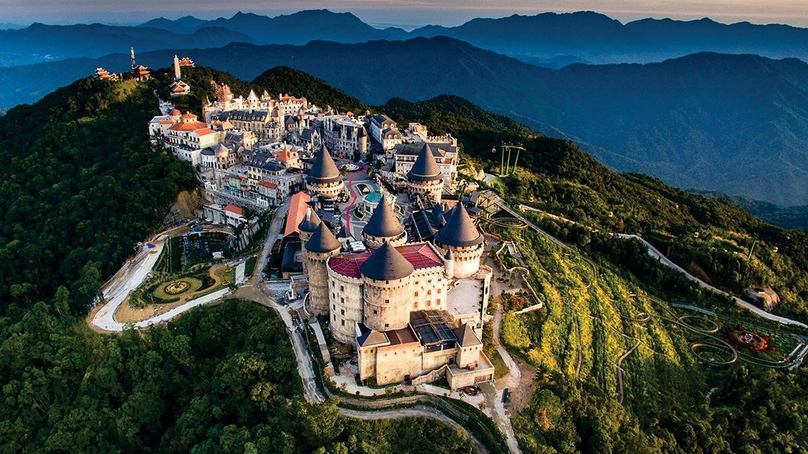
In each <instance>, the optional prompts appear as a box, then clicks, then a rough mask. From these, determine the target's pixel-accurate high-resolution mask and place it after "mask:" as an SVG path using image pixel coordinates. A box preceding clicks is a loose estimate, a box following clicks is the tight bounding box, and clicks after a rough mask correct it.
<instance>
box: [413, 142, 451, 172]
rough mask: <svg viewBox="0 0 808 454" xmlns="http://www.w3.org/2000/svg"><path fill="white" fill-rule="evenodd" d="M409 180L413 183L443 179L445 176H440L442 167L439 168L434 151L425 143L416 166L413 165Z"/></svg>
mask: <svg viewBox="0 0 808 454" xmlns="http://www.w3.org/2000/svg"><path fill="white" fill-rule="evenodd" d="M407 179H408V180H412V181H433V180H442V179H443V176H442V175H441V174H440V167H438V164H437V163H436V162H435V158H434V156H433V155H432V149H431V148H429V145H428V144H426V143H425V144H424V147H423V148H421V152H420V153H418V158H416V160H415V164H413V165H412V169H410V171H409V172H408V173H407Z"/></svg>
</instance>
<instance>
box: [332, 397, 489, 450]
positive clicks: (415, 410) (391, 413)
mask: <svg viewBox="0 0 808 454" xmlns="http://www.w3.org/2000/svg"><path fill="white" fill-rule="evenodd" d="M340 412H341V413H342V415H343V416H347V417H349V418H356V419H364V420H375V419H402V418H432V419H436V420H438V421H440V422H442V423H444V424H447V425H449V426H451V427H453V428H455V429H459V430H462V431H463V432H465V433H466V435H467V436H468V437H469V440H470V441H471V444H472V445H473V446H474V448H475V449H476V450H477V452H479V453H482V454H486V453H488V450H487V449H485V446H483V444H482V443H480V441H479V440H477V438H476V437H474V435H472V434H471V433H469V431H468V430H466V428H465V427H463V426H461V425H460V424H458V423H457V422H455V420H453V419H452V418H449V417H448V416H446V415H444V414H443V413H441V412H439V411H438V410H435V409H434V408H431V407H424V406H422V405H416V406H414V407H412V408H401V409H396V410H375V411H362V410H352V409H347V408H340Z"/></svg>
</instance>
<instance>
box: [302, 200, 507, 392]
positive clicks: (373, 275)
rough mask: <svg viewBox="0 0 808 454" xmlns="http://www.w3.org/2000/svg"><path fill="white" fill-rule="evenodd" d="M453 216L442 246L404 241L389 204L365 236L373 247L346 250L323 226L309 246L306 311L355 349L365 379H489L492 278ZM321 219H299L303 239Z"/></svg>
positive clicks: (471, 236)
mask: <svg viewBox="0 0 808 454" xmlns="http://www.w3.org/2000/svg"><path fill="white" fill-rule="evenodd" d="M454 211H455V213H458V214H454V215H452V216H451V217H450V219H449V221H448V222H447V223H446V225H445V226H444V227H443V228H442V229H441V231H440V232H439V233H440V238H441V240H442V243H440V244H437V243H435V244H433V243H430V242H417V243H407V234H406V231H405V229H404V226H403V225H401V223H400V221H399V220H398V218H397V217H396V215H395V213H394V212H393V210H392V208H391V206H390V204H389V203H388V201H387V199H386V198H382V199H381V201H380V202H379V204H378V206H377V207H376V210H375V211H374V213H373V215H372V216H371V219H370V220H369V222H368V224H367V225H366V226H365V228H364V229H363V231H362V240H363V242H364V244H365V245H366V246H367V247H368V250H367V251H364V252H358V253H342V252H341V248H340V247H339V241H338V240H337V239H336V238H335V237H334V236H333V234H332V232H331V231H330V230H329V229H328V227H327V226H326V225H325V222H322V221H320V222H319V225H317V228H316V229H314V231H313V233H312V234H311V236H310V238H309V239H308V240H307V242H306V243H305V249H306V251H307V252H306V265H305V267H306V271H307V272H308V275H309V286H310V291H309V300H308V303H309V308H310V310H311V312H313V313H315V314H317V315H321V316H326V317H328V321H329V329H330V330H331V334H332V336H333V337H334V339H336V340H338V341H339V342H342V343H346V344H351V345H353V346H354V347H355V348H356V350H357V353H358V359H359V364H358V369H359V375H360V379H361V380H362V382H367V381H375V383H376V384H378V385H384V384H389V383H396V382H402V381H403V382H409V383H413V384H418V383H426V382H430V381H434V380H436V379H438V378H440V377H446V378H447V380H448V381H449V384H450V386H452V387H453V388H457V387H461V386H467V385H471V384H474V383H477V382H480V381H487V380H491V379H492V378H493V366H492V365H491V362H490V360H489V359H488V358H487V357H486V356H485V355H484V354H483V353H482V341H481V336H482V321H483V315H484V313H485V308H486V306H487V304H488V291H489V286H490V279H491V274H492V272H491V269H490V268H488V267H485V266H481V265H480V258H481V256H482V244H483V240H482V235H481V234H480V233H479V231H478V230H477V228H476V227H475V226H474V223H473V221H472V220H471V218H470V217H469V216H468V213H467V212H466V210H465V208H463V207H458V208H456V209H455V210H454ZM318 221H319V219H317V218H314V217H311V218H308V219H304V220H303V221H301V222H300V223H299V225H298V227H299V228H300V229H301V234H302V232H303V231H304V230H306V231H311V230H312V229H313V226H314V224H315V223H317V222H318Z"/></svg>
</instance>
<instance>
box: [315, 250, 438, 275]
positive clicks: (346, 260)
mask: <svg viewBox="0 0 808 454" xmlns="http://www.w3.org/2000/svg"><path fill="white" fill-rule="evenodd" d="M396 250H397V251H398V252H400V253H401V255H403V256H404V258H405V259H407V261H408V262H410V263H411V264H412V267H413V268H415V269H416V270H420V269H424V268H432V267H436V266H443V260H442V259H441V258H440V256H439V255H438V254H437V252H435V249H433V248H432V247H430V246H429V244H427V243H415V244H405V245H403V246H398V247H397V248H396ZM373 252H375V251H367V252H360V253H358V254H344V255H337V256H334V257H331V259H329V260H328V267H329V268H331V269H332V270H334V271H335V272H336V273H338V274H341V275H343V276H347V277H353V278H359V277H360V276H361V273H360V272H359V267H360V266H362V264H363V263H365V260H367V259H368V257H370V256H371V255H373Z"/></svg>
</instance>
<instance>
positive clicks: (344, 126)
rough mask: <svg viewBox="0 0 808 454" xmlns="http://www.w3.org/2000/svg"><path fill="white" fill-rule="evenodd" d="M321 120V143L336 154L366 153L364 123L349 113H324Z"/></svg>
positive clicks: (366, 141)
mask: <svg viewBox="0 0 808 454" xmlns="http://www.w3.org/2000/svg"><path fill="white" fill-rule="evenodd" d="M321 121H322V141H323V144H324V145H325V146H326V147H328V149H330V150H331V151H333V152H334V153H335V154H336V155H340V156H343V157H353V155H354V153H359V154H360V155H361V156H365V155H366V154H367V153H368V138H367V135H368V133H367V130H366V129H365V125H364V124H363V123H362V122H361V121H359V120H357V119H355V118H353V116H351V115H326V116H323V117H322V118H321Z"/></svg>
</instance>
